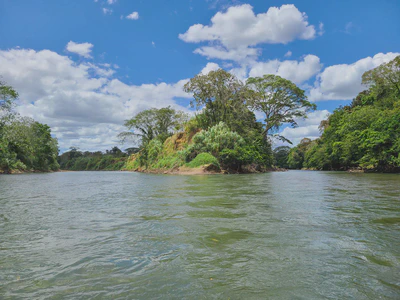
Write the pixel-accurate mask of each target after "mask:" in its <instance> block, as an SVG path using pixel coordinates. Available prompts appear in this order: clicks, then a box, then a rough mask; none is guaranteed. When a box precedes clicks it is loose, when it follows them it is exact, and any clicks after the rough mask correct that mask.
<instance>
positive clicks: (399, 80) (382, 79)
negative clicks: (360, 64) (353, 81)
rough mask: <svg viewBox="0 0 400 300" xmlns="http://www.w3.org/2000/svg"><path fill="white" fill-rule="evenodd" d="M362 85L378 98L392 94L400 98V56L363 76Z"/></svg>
mask: <svg viewBox="0 0 400 300" xmlns="http://www.w3.org/2000/svg"><path fill="white" fill-rule="evenodd" d="M362 83H363V84H365V85H367V86H368V87H369V88H370V89H371V90H372V91H374V92H376V94H377V96H378V97H379V96H381V97H382V96H384V94H386V95H388V94H392V95H393V96H394V97H395V98H399V97H400V55H399V56H397V57H396V58H395V59H393V60H391V61H390V62H388V63H384V64H382V65H380V66H378V67H376V68H374V69H372V70H370V71H367V72H365V73H364V74H363V75H362Z"/></svg>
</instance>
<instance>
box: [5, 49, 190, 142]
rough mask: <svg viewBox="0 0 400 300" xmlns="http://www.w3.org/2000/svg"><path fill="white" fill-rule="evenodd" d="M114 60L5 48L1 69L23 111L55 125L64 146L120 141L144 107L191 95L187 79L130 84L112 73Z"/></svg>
mask: <svg viewBox="0 0 400 300" xmlns="http://www.w3.org/2000/svg"><path fill="white" fill-rule="evenodd" d="M113 73H114V70H113V69H112V66H111V65H109V64H94V63H86V62H83V63H76V62H74V61H73V60H72V59H70V58H69V57H67V56H63V55H60V54H58V53H56V52H53V51H50V50H42V51H35V50H30V49H11V50H6V51H3V50H0V74H2V76H3V80H4V81H6V82H7V83H8V84H10V85H11V86H13V87H14V88H15V89H16V90H17V91H18V92H19V94H20V99H19V105H18V111H19V112H20V113H21V114H22V115H24V116H29V117H32V118H34V119H35V120H38V121H39V122H43V123H46V124H48V125H49V126H51V127H52V132H53V133H54V134H55V136H56V137H57V138H59V142H60V147H61V149H67V148H69V147H70V146H79V147H80V148H81V149H85V150H96V149H102V150H104V149H107V148H108V147H109V146H114V145H115V143H116V136H117V134H118V133H119V132H121V131H122V130H123V128H122V124H123V122H124V120H125V119H128V118H131V117H132V116H134V115H135V114H136V113H138V112H139V111H141V110H143V109H148V108H151V107H157V108H160V107H165V106H168V105H171V106H173V107H175V108H178V109H181V110H185V109H186V108H185V107H181V106H179V105H178V104H176V101H175V100H176V98H189V97H190V96H189V95H188V94H186V93H185V92H183V85H184V84H185V83H186V82H187V80H181V81H178V82H176V83H172V84H168V83H164V82H162V83H158V84H142V85H128V84H125V83H123V82H121V81H120V80H118V79H112V78H110V77H111V76H112V75H113Z"/></svg>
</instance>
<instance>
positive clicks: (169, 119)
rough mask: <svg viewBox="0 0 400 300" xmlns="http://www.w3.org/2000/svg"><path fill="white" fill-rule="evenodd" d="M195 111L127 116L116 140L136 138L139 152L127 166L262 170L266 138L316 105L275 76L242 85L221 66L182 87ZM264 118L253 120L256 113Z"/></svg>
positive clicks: (267, 154) (268, 161)
mask: <svg viewBox="0 0 400 300" xmlns="http://www.w3.org/2000/svg"><path fill="white" fill-rule="evenodd" d="M184 90H185V92H188V93H191V94H193V101H192V102H191V106H192V107H196V108H197V114H196V115H195V116H194V117H192V118H190V119H189V118H188V116H185V114H183V113H182V112H179V111H175V110H174V109H172V108H171V107H167V108H162V109H150V110H145V111H142V112H140V113H139V114H137V115H136V116H135V117H134V118H132V119H130V120H127V121H126V122H125V126H126V127H127V128H128V131H127V132H124V133H121V134H120V137H121V139H126V138H129V137H133V138H136V139H138V142H139V145H140V147H139V149H140V151H139V152H138V153H137V154H135V155H134V156H132V157H131V158H130V159H129V161H128V163H127V166H126V168H127V169H133V170H154V169H156V170H165V169H176V168H180V167H189V168H195V167H199V166H202V165H211V166H212V168H213V169H215V170H218V169H224V170H225V171H227V172H230V173H238V172H239V173H240V172H255V171H263V170H266V169H267V168H270V167H271V166H272V164H273V154H272V148H271V137H272V136H274V137H275V138H279V139H282V140H286V139H285V138H284V137H282V136H279V135H278V134H276V133H277V132H278V129H279V128H280V126H281V125H282V124H283V123H289V124H291V125H292V126H294V127H295V126H297V123H296V121H295V119H296V118H301V117H306V114H307V112H308V111H310V110H314V109H315V108H316V106H315V104H312V103H310V102H309V101H307V97H306V96H305V93H304V91H303V90H301V89H300V88H298V87H297V86H296V85H295V84H294V83H292V82H291V81H289V80H286V79H283V78H281V77H279V76H274V75H265V76H263V77H257V78H249V79H248V80H247V81H246V82H245V83H244V82H241V81H240V80H239V79H237V78H236V77H235V76H234V75H232V74H230V73H228V72H226V71H224V70H222V69H220V70H217V71H212V72H210V73H208V74H207V75H203V74H199V75H197V76H195V77H194V78H192V79H191V80H190V81H189V82H188V83H187V84H186V85H185V86H184ZM256 111H258V112H260V113H261V114H263V116H264V122H259V121H257V119H256V117H255V112H256Z"/></svg>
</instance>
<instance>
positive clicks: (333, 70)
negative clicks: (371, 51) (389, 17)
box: [309, 52, 400, 101]
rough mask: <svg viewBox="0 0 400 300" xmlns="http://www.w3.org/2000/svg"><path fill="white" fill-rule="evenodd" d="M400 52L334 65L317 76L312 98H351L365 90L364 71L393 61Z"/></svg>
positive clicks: (316, 99)
mask: <svg viewBox="0 0 400 300" xmlns="http://www.w3.org/2000/svg"><path fill="white" fill-rule="evenodd" d="M399 54H400V53H392V52H389V53H386V54H384V53H378V54H376V55H374V56H373V57H370V56H369V57H366V58H363V59H360V60H358V61H356V62H355V63H352V64H341V65H333V66H330V67H327V68H325V70H324V71H323V72H322V73H320V74H319V75H318V76H317V80H316V81H315V84H314V87H313V88H312V89H311V90H310V96H309V98H310V100H312V101H321V100H351V99H353V98H354V97H356V96H357V94H358V93H359V92H361V91H363V90H365V88H366V87H365V86H363V85H362V84H361V76H362V74H363V73H364V72H366V71H368V70H371V69H373V68H376V67H377V66H379V65H381V64H383V63H386V62H388V61H391V60H392V59H394V58H395V57H396V56H398V55H399Z"/></svg>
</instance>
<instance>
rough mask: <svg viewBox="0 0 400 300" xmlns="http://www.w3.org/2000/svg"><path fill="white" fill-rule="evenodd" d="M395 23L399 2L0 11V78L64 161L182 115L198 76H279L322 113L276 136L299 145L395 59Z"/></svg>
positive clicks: (89, 3)
mask: <svg viewBox="0 0 400 300" xmlns="http://www.w3.org/2000/svg"><path fill="white" fill-rule="evenodd" d="M399 15H400V1H398V0H386V1H367V0H364V1H356V0H354V1H339V0H337V1H304V0H302V1H290V2H282V1H272V0H271V1H265V0H264V1H226V0H191V1H189V0H185V1H183V0H182V1H178V0H172V1H171V0H168V1H166V0H164V1H161V0H147V1H139V0H137V1H128V0H98V1H94V0H59V1H52V0H46V1H44V0H42V1H40V0H37V1H28V0H25V1H22V0H13V1H10V0H0V76H2V77H3V80H4V81H6V82H7V83H9V84H10V85H13V86H14V87H15V88H16V89H17V90H18V92H19V93H20V100H19V106H18V108H17V109H18V111H19V112H20V113H21V114H22V115H24V116H29V117H33V118H35V119H36V120H38V121H41V122H44V123H47V124H49V125H50V126H51V127H52V130H53V133H54V135H55V136H56V137H57V138H58V139H59V143H60V148H61V150H65V149H67V148H69V147H70V146H77V147H80V148H81V149H83V150H97V149H100V150H105V149H108V148H110V147H112V146H114V145H118V141H117V139H116V135H117V134H118V132H120V131H122V130H123V129H124V128H123V126H122V124H123V120H125V119H127V118H130V117H132V116H134V114H135V113H137V112H139V111H140V110H142V109H147V108H150V107H163V106H167V105H172V106H174V107H176V108H178V109H183V110H188V103H189V100H190V95H186V94H185V93H184V92H183V91H182V86H183V84H184V83H185V82H186V81H187V80H188V79H189V78H191V77H193V76H194V75H196V74H198V73H199V72H203V73H206V72H207V71H209V70H214V69H216V68H218V67H221V68H224V69H225V70H227V71H230V72H232V73H234V74H235V75H237V76H238V77H239V78H240V79H242V80H245V79H246V78H247V77H249V76H261V75H262V74H266V73H273V74H278V75H280V76H282V77H285V78H288V79H290V80H292V81H294V82H295V83H296V84H298V85H299V86H300V87H302V88H303V89H305V90H306V92H307V94H308V95H309V99H310V100H311V101H314V102H316V104H317V106H318V111H316V112H315V113H313V114H312V115H310V117H309V119H307V120H306V121H300V122H299V125H300V127H299V128H296V129H291V128H285V127H283V128H282V132H283V134H285V135H286V136H287V137H288V138H290V139H292V140H293V141H294V142H295V143H297V142H298V141H299V140H300V139H301V138H302V137H305V136H308V137H311V138H315V137H317V136H318V134H319V133H318V124H319V122H320V121H321V120H322V119H323V118H325V117H326V115H327V113H328V112H332V110H333V109H334V108H336V107H338V106H339V105H343V104H347V103H349V101H350V100H351V99H352V98H353V97H354V96H355V95H356V94H357V93H358V92H359V91H360V90H362V88H363V87H362V86H361V83H360V81H361V75H362V73H363V72H365V71H367V70H369V69H371V68H374V67H376V66H377V65H379V64H381V63H383V62H387V61H389V60H391V59H393V58H394V57H395V56H396V55H398V52H400V38H399V35H400V34H399V33H400V21H399V17H398V16H399ZM129 16H130V17H129ZM196 24H199V25H196ZM126 146H128V145H126ZM122 147H123V146H122Z"/></svg>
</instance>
